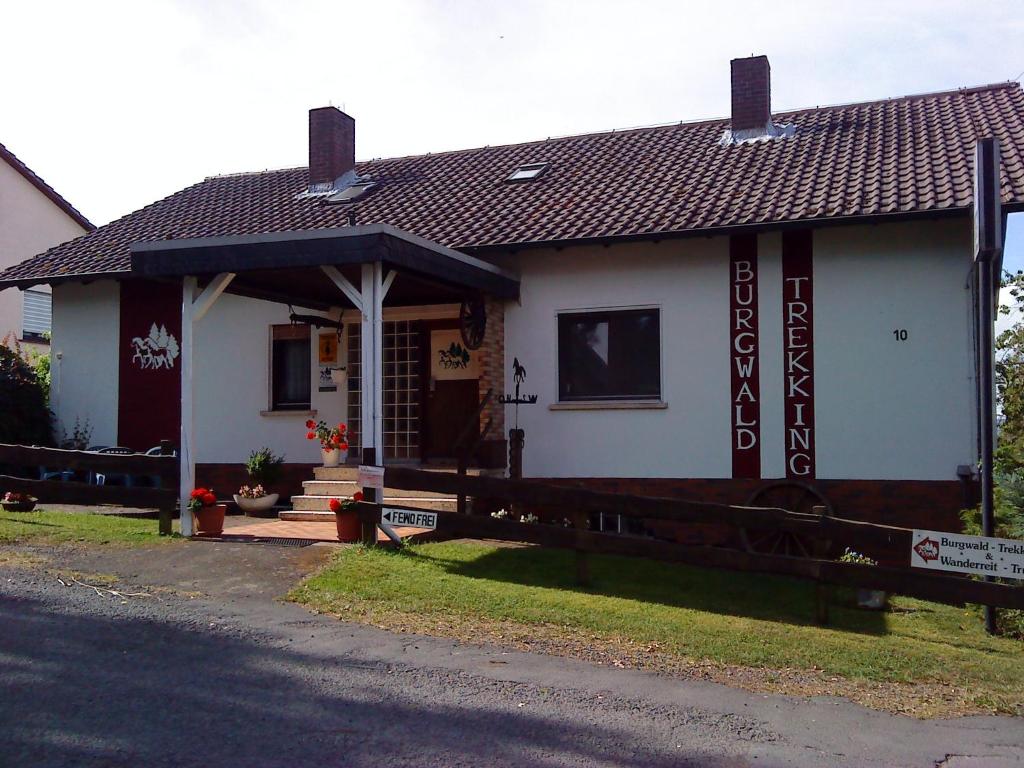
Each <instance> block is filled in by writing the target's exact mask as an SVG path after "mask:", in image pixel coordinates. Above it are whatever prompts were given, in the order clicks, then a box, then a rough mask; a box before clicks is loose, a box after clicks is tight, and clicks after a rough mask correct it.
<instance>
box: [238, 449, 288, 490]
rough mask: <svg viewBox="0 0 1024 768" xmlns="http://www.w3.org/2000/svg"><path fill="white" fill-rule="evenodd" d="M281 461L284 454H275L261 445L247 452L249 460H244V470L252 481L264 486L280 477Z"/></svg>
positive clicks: (282, 461)
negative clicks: (257, 448)
mask: <svg viewBox="0 0 1024 768" xmlns="http://www.w3.org/2000/svg"><path fill="white" fill-rule="evenodd" d="M283 463H284V456H277V455H276V454H275V453H274V452H273V451H272V450H270V449H269V448H266V447H263V448H260V449H259V450H257V451H253V452H252V453H250V454H249V460H248V461H246V462H245V471H246V472H248V473H249V477H250V479H251V480H252V481H253V482H254V483H258V484H259V485H262V486H263V487H264V488H266V487H267V486H268V485H272V484H274V483H275V482H277V479H278V478H279V477H281V465H282V464H283Z"/></svg>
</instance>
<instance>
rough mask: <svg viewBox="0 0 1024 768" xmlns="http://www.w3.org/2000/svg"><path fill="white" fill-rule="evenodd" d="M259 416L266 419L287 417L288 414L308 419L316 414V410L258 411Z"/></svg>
mask: <svg viewBox="0 0 1024 768" xmlns="http://www.w3.org/2000/svg"><path fill="white" fill-rule="evenodd" d="M260 416H263V417H264V418H268V419H280V418H287V417H289V416H301V417H303V418H306V419H309V418H313V417H315V416H316V411H315V410H312V411H260Z"/></svg>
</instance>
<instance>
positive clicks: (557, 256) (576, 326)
mask: <svg viewBox="0 0 1024 768" xmlns="http://www.w3.org/2000/svg"><path fill="white" fill-rule="evenodd" d="M769 81H770V78H769V66H768V61H767V59H766V58H764V57H753V58H749V59H738V60H735V61H733V62H732V115H731V118H730V119H722V120H710V121H702V122H694V123H674V124H671V125H664V126H657V127H651V128H641V129H634V130H627V131H612V132H607V133H597V134H587V135H582V136H570V137H565V138H558V139H548V140H545V141H537V142H530V143H525V144H516V145H508V146H496V147H484V148H478V149H471V150H465V151H458V152H445V153H439V154H431V155H424V156H417V157H403V158H395V159H383V160H372V161H365V162H356V161H355V123H354V121H353V119H352V118H351V117H349V116H348V115H345V114H343V113H342V112H340V111H338V110H336V109H334V108H323V109H315V110H312V111H311V112H310V115H309V141H310V146H309V154H310V164H309V167H308V168H294V169H286V170H281V171H267V172H259V173H251V174H238V175H231V176H220V177H213V178H208V179H206V180H204V181H202V182H200V183H198V184H196V185H194V186H192V187H189V188H187V189H184V190H182V191H181V192H178V193H177V194H174V195H172V196H170V197H168V198H166V199H164V200H160V201H158V202H155V203H153V204H152V205H150V206H148V207H147V208H144V209H142V210H140V211H137V212H135V213H133V214H130V215H128V216H126V217H125V218H123V219H120V220H118V221H115V222H112V223H111V224H108V225H106V226H104V227H101V228H99V229H98V230H96V231H95V232H92V233H90V234H88V235H85V236H83V237H81V238H79V239H77V240H75V241H73V242H71V243H67V244H65V245H62V246H59V247H57V248H53V249H51V250H49V251H47V252H45V253H43V254H41V255H39V256H37V257H36V258H34V259H30V260H28V261H26V262H24V263H22V264H20V265H18V266H16V267H12V268H10V269H8V270H6V271H4V272H3V273H0V286H4V285H6V286H12V285H14V286H19V287H23V288H24V287H29V286H36V285H51V286H53V295H54V310H53V344H54V350H55V351H57V352H59V353H61V355H60V359H59V363H58V364H57V365H56V366H55V370H54V377H55V384H54V387H55V391H56V392H57V393H58V395H57V398H56V401H55V409H56V412H57V415H58V418H59V419H60V420H61V422H62V423H65V424H67V423H69V422H73V421H74V419H75V418H76V417H77V418H85V417H88V418H89V419H90V421H91V423H92V425H93V427H94V430H95V431H94V440H95V441H96V442H100V443H105V444H114V443H118V444H127V445H129V446H132V447H135V448H139V449H144V448H148V447H150V446H152V445H154V444H156V442H157V441H158V440H160V439H161V438H168V437H171V438H176V437H177V436H178V434H179V423H182V424H184V425H185V432H186V438H188V437H189V436H191V439H190V440H188V439H187V440H186V444H185V446H184V453H185V457H184V458H185V465H186V468H188V467H189V466H191V464H192V463H194V464H195V465H196V472H197V474H198V477H199V479H200V480H203V481H205V482H207V483H212V484H214V485H216V486H218V487H221V488H223V487H226V486H230V485H232V484H237V483H238V482H240V480H241V479H242V478H241V475H240V472H241V462H242V461H244V459H245V457H246V455H247V454H248V452H249V451H250V449H252V448H254V447H259V446H261V445H269V446H271V447H273V448H275V449H276V450H278V451H281V452H284V453H285V454H286V455H287V458H288V462H289V465H288V466H289V471H290V478H291V480H292V482H293V483H297V482H298V481H299V480H301V479H305V478H308V477H309V476H310V474H311V472H310V470H311V467H312V465H313V464H315V463H316V462H317V459H318V453H317V450H316V445H315V444H314V443H311V442H309V441H307V440H306V438H305V433H306V429H305V427H304V423H305V421H306V420H307V419H309V418H311V417H312V418H316V419H325V420H327V421H329V422H331V421H346V422H347V423H348V424H349V425H350V427H351V428H352V430H353V432H354V434H353V441H352V442H353V447H354V448H357V449H364V456H365V457H366V458H368V459H369V460H375V459H376V460H380V459H382V460H384V461H415V462H424V463H430V462H432V461H438V460H444V459H450V458H451V457H452V455H453V453H454V450H455V447H454V444H455V439H456V436H457V435H458V434H459V433H460V432H461V431H462V429H463V427H464V425H465V424H466V423H467V420H470V421H471V422H472V423H474V424H477V422H475V421H473V420H476V419H478V420H479V421H478V424H477V425H478V426H480V427H481V428H482V427H483V426H484V425H486V424H487V423H488V422H490V424H491V430H490V432H489V433H488V434H487V436H486V438H485V440H484V442H483V443H482V444H481V447H480V449H479V451H478V453H477V457H476V458H477V460H478V462H479V463H481V464H482V465H484V466H498V467H503V466H505V456H506V440H505V436H506V430H507V429H508V428H510V427H513V426H514V420H515V419H516V418H518V426H519V427H520V428H522V429H524V430H525V434H526V444H525V452H524V458H523V473H524V476H526V477H536V478H551V479H563V480H565V481H570V480H571V481H573V482H580V483H585V484H589V485H592V486H594V487H598V488H610V489H619V488H627V487H628V488H630V489H631V490H643V491H646V492H650V493H656V494H659V495H679V494H682V495H687V496H691V497H697V498H706V499H710V500H726V501H731V502H744V501H746V500H747V499H748V498H751V497H752V496H754V495H756V494H757V493H758V492H759V490H761V489H763V488H764V487H765V486H768V485H772V484H774V483H775V482H776V481H779V480H782V481H786V482H788V483H790V485H789V486H788V487H786V488H783V489H781V491H779V490H778V489H776V490H777V492H781V493H789V492H794V491H795V492H796V493H798V494H800V493H804V494H810V495H812V496H813V497H814V498H825V499H827V500H828V501H829V502H830V503H831V504H832V505H833V506H834V508H835V509H836V510H837V511H841V512H842V513H843V514H844V515H845V516H848V517H859V518H864V519H873V520H884V521H892V522H901V523H904V524H911V525H913V524H922V525H924V524H926V523H927V526H928V527H933V528H934V527H942V526H944V525H949V526H950V527H953V525H954V522H955V518H956V514H957V511H958V510H959V509H960V508H961V507H962V506H963V505H964V504H965V501H967V500H969V498H970V495H971V494H972V493H973V492H974V488H973V481H972V480H971V467H972V466H974V465H976V463H977V458H978V433H979V430H978V423H977V422H978V419H977V413H978V405H977V371H976V369H977V366H976V358H977V347H976V344H975V336H976V322H975V319H974V318H975V316H976V312H975V303H976V302H977V301H978V300H979V297H978V296H977V291H976V288H975V285H974V280H973V277H972V275H973V271H972V258H973V254H972V246H971V218H970V205H971V196H972V152H973V148H974V143H975V141H976V139H978V138H981V137H982V136H984V135H994V136H996V137H997V138H999V140H1000V142H1001V145H1002V169H1001V172H1002V202H1003V204H1004V210H1005V211H1014V210H1022V209H1024V160H1022V154H1021V153H1022V151H1024V94H1022V92H1021V88H1020V86H1019V85H1018V84H1017V83H1003V84H997V85H991V86H983V87H977V88H962V89H957V90H951V91H947V92H942V93H933V94H925V95H919V96H909V97H904V98H897V99H885V100H881V101H876V102H868V103H862V104H851V105H842V106H833V107H819V108H814V109H807V110H799V111H795V112H786V113H776V114H772V112H771V108H770V82H769ZM183 297H184V300H183ZM310 315H317V316H321V317H323V318H325V319H326V321H329V322H323V321H322V322H321V325H320V327H317V326H316V325H311V324H310V323H308V322H307V321H308V316H310ZM293 316H296V317H294V318H293ZM298 316H304V317H298ZM183 317H184V322H183ZM290 318H292V319H290ZM332 323H333V324H332ZM335 326H337V327H335ZM478 342H479V345H477V343H478ZM514 360H518V361H519V362H520V363H521V365H522V366H523V367H524V368H525V371H526V378H525V380H524V381H523V382H522V384H521V389H522V392H523V393H530V394H537V395H538V400H537V402H536V404H533V405H523V406H521V407H520V408H519V410H518V414H516V412H515V410H514V408H513V407H511V406H508V407H501V406H499V405H497V404H496V402H495V398H494V397H492V398H491V399H490V400H489V401H487V403H486V404H485V405H484V407H483V408H482V410H481V411H480V414H479V416H477V410H478V409H477V406H478V403H479V402H481V401H482V400H483V398H484V396H485V394H486V393H487V392H488V391H491V392H492V393H493V395H495V396H497V395H501V394H504V393H507V392H511V391H512V390H513V388H514V386H515V384H514V382H513V380H512V371H513V361H514ZM343 367H344V368H345V369H346V370H345V377H344V378H343V377H341V376H339V374H338V373H337V372H336V371H335V369H340V368H343ZM183 369H184V378H183ZM190 371H191V375H190V373H189V372H190ZM183 380H184V381H185V382H186V386H185V387H184V389H183V388H182V381H183ZM335 380H340V381H342V382H343V383H342V384H341V385H340V386H339V385H338V384H336V383H335ZM182 407H183V408H184V411H182ZM352 455H353V459H354V458H355V457H356V456H358V455H359V453H358V451H357V450H354V451H353V452H352ZM761 498H765V499H767V498H770V494H767V493H766V494H763V495H762V497H761Z"/></svg>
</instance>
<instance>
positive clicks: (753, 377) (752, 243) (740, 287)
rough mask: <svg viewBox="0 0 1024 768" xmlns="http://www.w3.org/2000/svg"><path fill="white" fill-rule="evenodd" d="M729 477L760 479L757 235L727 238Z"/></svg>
mask: <svg viewBox="0 0 1024 768" xmlns="http://www.w3.org/2000/svg"><path fill="white" fill-rule="evenodd" d="M729 337H730V339H729V340H730V344H731V352H730V356H729V357H730V360H729V362H730V377H731V380H732V390H731V391H732V476H733V477H735V478H760V477H761V387H760V378H759V376H760V374H759V367H758V363H757V356H758V336H757V235H739V236H733V237H730V238H729Z"/></svg>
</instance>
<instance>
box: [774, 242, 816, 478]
mask: <svg viewBox="0 0 1024 768" xmlns="http://www.w3.org/2000/svg"><path fill="white" fill-rule="evenodd" d="M813 242H814V241H813V234H812V232H811V230H801V231H796V232H785V233H783V235H782V348H783V355H784V360H783V372H784V375H785V386H784V389H783V394H784V401H785V411H786V413H785V439H786V477H788V478H804V479H810V478H813V477H814V472H815V469H814V258H813Z"/></svg>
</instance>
